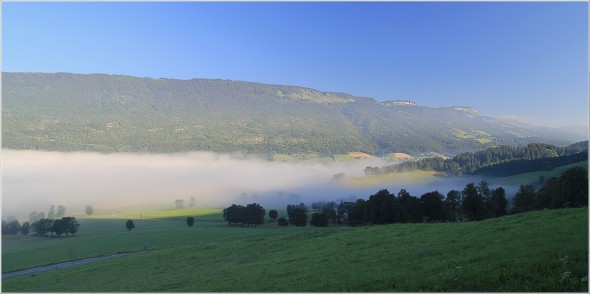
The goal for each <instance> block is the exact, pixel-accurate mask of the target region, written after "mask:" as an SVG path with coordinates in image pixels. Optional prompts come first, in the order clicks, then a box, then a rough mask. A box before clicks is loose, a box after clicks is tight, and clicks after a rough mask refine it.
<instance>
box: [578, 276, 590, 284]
mask: <svg viewBox="0 0 590 294" xmlns="http://www.w3.org/2000/svg"><path fill="white" fill-rule="evenodd" d="M580 281H581V282H582V283H586V282H588V276H585V277H583V278H581V279H580Z"/></svg>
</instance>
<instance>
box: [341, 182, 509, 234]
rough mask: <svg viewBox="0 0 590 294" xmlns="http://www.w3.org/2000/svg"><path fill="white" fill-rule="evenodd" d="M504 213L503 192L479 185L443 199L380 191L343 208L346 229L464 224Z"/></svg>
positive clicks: (440, 196) (404, 191)
mask: <svg viewBox="0 0 590 294" xmlns="http://www.w3.org/2000/svg"><path fill="white" fill-rule="evenodd" d="M507 209H508V201H507V200H506V195H505V190H504V189H503V188H502V187H499V188H497V189H490V187H489V184H488V183H487V182H486V181H482V182H481V183H479V184H478V185H475V184H474V183H469V184H467V185H466V186H465V188H464V189H463V190H462V191H457V190H451V191H449V192H448V193H447V196H446V197H445V196H444V195H443V194H441V193H439V192H438V191H433V192H429V193H425V194H423V195H422V196H420V197H415V196H412V195H410V193H408V192H407V191H406V190H405V189H402V190H400V192H399V193H398V194H397V196H396V195H394V194H390V193H389V191H387V190H380V191H379V192H377V193H376V194H374V195H371V196H370V197H369V199H368V200H364V199H358V200H357V201H356V203H354V204H352V205H350V206H349V207H347V209H346V211H345V217H344V219H345V222H346V223H347V224H348V225H362V224H391V223H407V222H410V223H415V222H442V221H465V220H481V219H485V218H489V217H498V216H502V215H505V214H506V213H507Z"/></svg>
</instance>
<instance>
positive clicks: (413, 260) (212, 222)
mask: <svg viewBox="0 0 590 294" xmlns="http://www.w3.org/2000/svg"><path fill="white" fill-rule="evenodd" d="M194 212H195V211H190V214H191V215H195V214H194ZM210 213H212V212H209V213H203V214H201V215H200V216H197V217H196V226H195V227H187V225H186V224H185V222H184V221H183V220H182V219H181V217H182V216H181V215H179V214H178V213H177V212H174V211H171V210H169V211H163V210H162V211H155V212H153V216H157V218H153V219H136V228H135V229H134V230H133V231H131V232H128V231H126V230H125V227H124V223H125V220H124V219H106V218H99V217H98V216H96V217H93V218H85V219H80V224H81V226H80V231H79V234H78V235H76V236H75V237H69V238H68V237H61V238H36V237H27V236H20V235H17V236H6V237H5V236H3V240H2V271H3V272H9V271H13V270H17V269H22V268H28V267H32V266H39V265H45V264H50V263H55V262H61V261H66V260H71V259H80V258H85V257H91V256H98V255H108V254H114V253H116V252H136V253H131V254H128V255H126V256H123V257H119V258H115V259H108V260H103V261H99V262H95V263H89V264H85V265H80V266H75V267H70V268H63V269H57V270H50V271H45V272H39V273H36V274H29V275H25V276H20V277H14V278H6V279H3V280H2V291H3V292H217V291H223V292H233V291H239V292H311V291H320V292H336V291H338V292H396V291H402V292H416V291H451V292H462V291H469V292H493V291H510V292H520V291H535V292H538V291H551V292H564V291H577V292H587V291H588V209H587V208H576V209H559V210H544V211H535V212H530V213H523V214H517V215H511V216H506V217H502V218H496V219H489V220H485V221H481V222H464V223H434V224H432V223H431V224H393V225H379V226H377V225H376V226H367V227H355V228H349V227H338V226H331V227H327V228H315V227H309V226H308V227H286V228H281V227H279V226H277V225H276V223H275V222H268V223H265V225H263V226H258V227H236V226H228V225H227V224H226V223H224V222H223V221H222V220H221V215H220V211H217V212H216V213H213V214H210ZM144 215H149V214H146V213H144ZM146 241H147V243H148V244H149V248H148V250H146V251H144V250H143V245H144V242H146Z"/></svg>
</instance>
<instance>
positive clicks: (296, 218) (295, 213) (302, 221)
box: [287, 202, 308, 227]
mask: <svg viewBox="0 0 590 294" xmlns="http://www.w3.org/2000/svg"><path fill="white" fill-rule="evenodd" d="M307 211H308V209H307V206H305V204H304V203H303V202H302V203H299V204H298V205H297V204H289V205H287V216H288V217H289V224H291V225H294V226H296V227H305V226H306V225H307Z"/></svg>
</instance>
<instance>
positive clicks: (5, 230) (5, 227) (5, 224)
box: [2, 220, 8, 235]
mask: <svg viewBox="0 0 590 294" xmlns="http://www.w3.org/2000/svg"><path fill="white" fill-rule="evenodd" d="M2 235H8V222H7V221H5V220H2Z"/></svg>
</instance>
